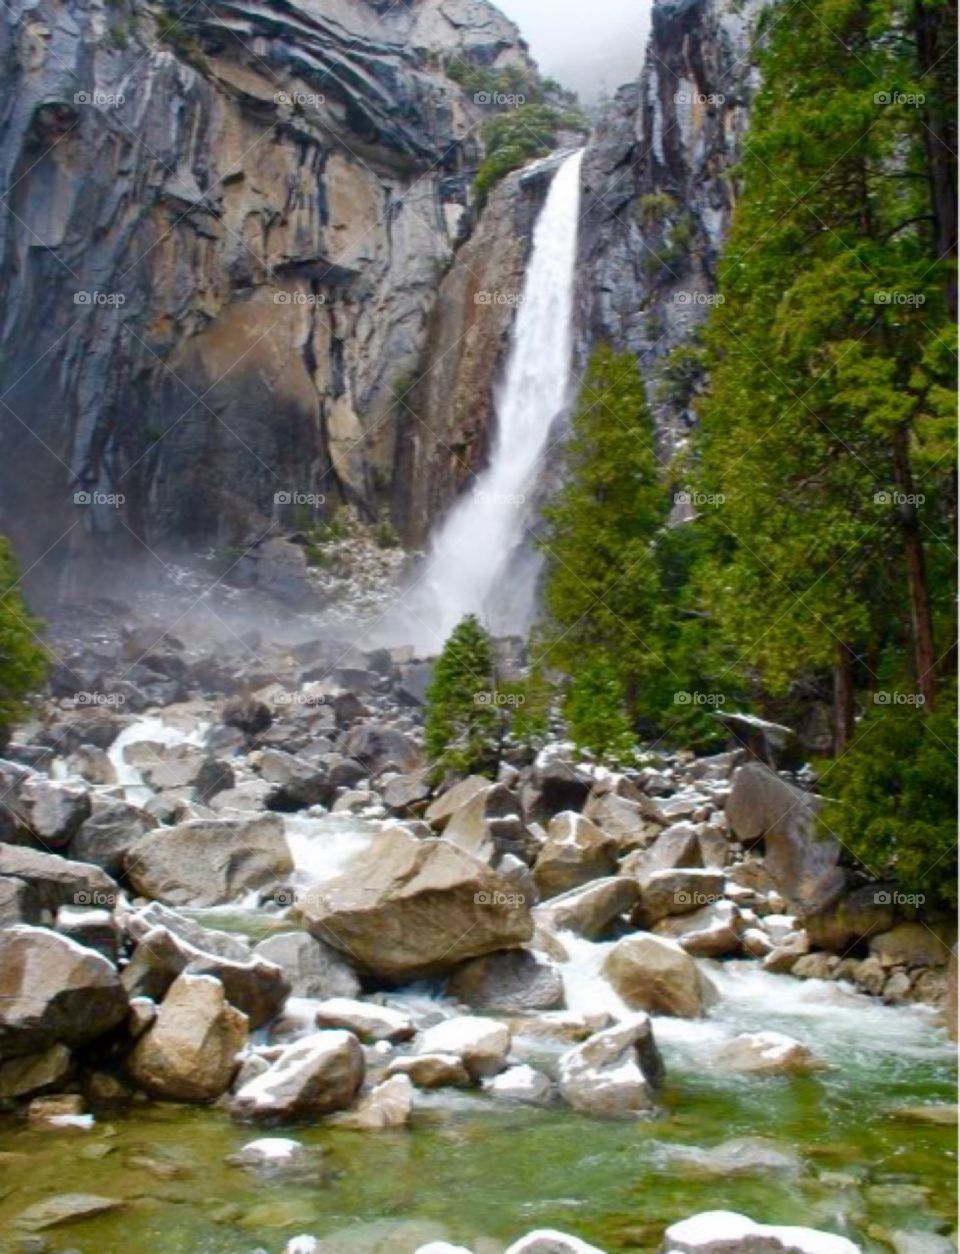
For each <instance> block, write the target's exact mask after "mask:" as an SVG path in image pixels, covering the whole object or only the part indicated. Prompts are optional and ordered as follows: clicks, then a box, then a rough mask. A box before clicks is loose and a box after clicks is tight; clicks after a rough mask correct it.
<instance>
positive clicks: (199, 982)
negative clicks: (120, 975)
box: [126, 974, 247, 1102]
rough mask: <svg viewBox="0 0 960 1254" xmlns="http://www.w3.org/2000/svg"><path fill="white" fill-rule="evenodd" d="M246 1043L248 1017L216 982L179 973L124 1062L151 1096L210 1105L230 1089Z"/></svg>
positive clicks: (206, 976) (206, 977)
mask: <svg viewBox="0 0 960 1254" xmlns="http://www.w3.org/2000/svg"><path fill="white" fill-rule="evenodd" d="M246 1042H247V1017H246V1015H244V1014H242V1013H241V1012H240V1011H239V1010H237V1009H235V1008H234V1007H233V1006H231V1005H230V1004H229V1003H228V1001H227V997H226V992H225V990H224V987H223V985H222V984H221V983H220V981H219V980H216V979H214V978H213V977H212V976H209V975H186V974H185V975H181V976H179V977H178V979H177V980H176V981H175V982H174V983H173V985H172V986H171V988H170V991H169V992H168V993H167V995H166V997H165V998H164V999H163V1003H162V1004H161V1006H160V1009H159V1011H158V1012H157V1017H156V1018H155V1019H154V1021H153V1023H152V1024H151V1025H150V1027H149V1028H148V1029H147V1031H146V1032H145V1033H144V1034H143V1036H141V1037H140V1039H139V1040H138V1041H137V1043H136V1045H135V1046H134V1048H133V1052H132V1053H131V1054H130V1056H129V1057H128V1059H127V1064H126V1065H127V1071H128V1072H129V1074H130V1077H131V1079H133V1080H134V1081H135V1082H136V1083H137V1084H138V1085H139V1086H140V1088H142V1089H145V1090H146V1091H147V1092H148V1093H151V1094H153V1096H155V1097H161V1098H167V1099H170V1100H173V1101H181V1102H212V1101H216V1099H217V1098H218V1097H220V1096H222V1095H223V1094H224V1093H225V1092H226V1091H227V1089H228V1088H229V1087H230V1082H231V1080H232V1079H233V1076H234V1073H235V1072H236V1070H237V1066H238V1062H237V1055H238V1054H239V1052H240V1050H242V1049H243V1047H244V1045H245V1044H246Z"/></svg>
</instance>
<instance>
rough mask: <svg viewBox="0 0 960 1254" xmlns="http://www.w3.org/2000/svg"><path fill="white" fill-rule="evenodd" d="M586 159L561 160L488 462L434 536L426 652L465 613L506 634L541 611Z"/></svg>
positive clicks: (530, 270)
mask: <svg viewBox="0 0 960 1254" xmlns="http://www.w3.org/2000/svg"><path fill="white" fill-rule="evenodd" d="M582 158H583V152H582V151H579V152H576V153H573V154H572V155H571V156H569V157H567V159H566V160H565V161H564V162H563V163H562V164H561V166H560V167H559V169H558V170H557V172H556V174H555V175H554V177H553V181H552V182H551V184H550V189H549V191H548V193H547V199H546V202H545V204H544V206H543V209H542V210H541V211H540V216H539V218H538V220H537V225H536V228H535V231H534V236H533V247H532V251H531V254H530V260H529V263H528V265H527V271H526V276H525V278H524V284H523V291H522V293H521V296H520V301H519V306H518V310H517V314H516V318H515V320H514V327H513V335H512V343H511V347H510V352H509V357H508V361H507V368H506V372H505V375H504V379H503V382H502V385H501V386H500V388H499V389H498V392H497V398H496V417H497V426H496V434H495V437H494V444H493V449H492V452H491V456H490V463H489V466H488V467H487V469H486V470H484V471H483V472H482V473H481V474H480V475H478V477H477V479H476V481H475V483H474V485H473V487H472V489H470V490H469V491H467V492H466V493H465V495H464V496H463V497H462V498H461V500H460V501H458V502H457V504H456V505H455V506H454V507H453V509H452V510H451V512H450V514H449V515H448V517H447V518H446V520H445V521H444V523H443V525H442V527H441V528H440V530H439V532H438V533H437V534H436V536H435V537H434V539H433V542H432V544H431V549H430V554H429V557H428V559H427V565H426V568H425V569H424V570H422V571H421V572H420V575H419V578H418V580H417V585H416V588H415V590H414V591H413V592H412V593H411V595H410V596H409V598H408V599H407V604H408V605H409V607H410V612H411V618H412V622H410V623H409V624H405V626H406V627H407V631H408V634H409V635H412V636H414V637H415V640H414V642H415V643H416V644H417V645H418V646H419V647H420V648H421V649H422V650H423V651H424V652H430V653H435V652H438V651H439V649H440V648H441V646H442V645H443V642H444V640H446V638H447V636H448V635H449V633H450V631H451V630H452V628H453V627H455V626H456V624H457V623H458V622H459V621H460V619H461V618H462V617H463V616H464V615H465V614H470V613H473V614H477V615H479V616H480V617H481V618H482V619H483V620H484V621H485V622H486V624H487V626H488V627H489V628H490V629H491V630H493V631H494V632H495V633H496V634H498V635H508V634H511V633H515V632H522V631H523V630H524V629H525V628H526V627H527V626H528V625H529V622H530V619H531V617H532V613H533V608H534V585H535V581H536V560H535V559H534V558H531V557H530V554H529V549H528V548H527V547H526V546H525V544H524V540H525V523H526V522H527V520H528V517H529V510H530V504H531V496H532V493H533V489H534V487H535V484H536V475H537V471H538V470H539V468H540V465H541V461H542V459H543V455H544V452H545V450H546V446H547V440H548V438H549V434H550V429H551V426H552V424H553V422H554V420H555V419H556V417H557V416H558V414H560V413H561V411H562V410H563V409H564V407H565V405H566V403H567V399H568V391H569V384H570V358H571V352H572V348H573V333H572V323H573V285H574V275H575V269H576V256H577V226H578V223H579V214H580V165H581V161H582ZM524 553H526V556H527V560H526V561H524V560H523V556H524Z"/></svg>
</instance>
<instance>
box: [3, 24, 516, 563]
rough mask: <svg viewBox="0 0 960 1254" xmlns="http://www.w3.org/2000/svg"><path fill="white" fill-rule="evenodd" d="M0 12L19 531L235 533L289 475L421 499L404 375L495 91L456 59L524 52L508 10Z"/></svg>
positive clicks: (416, 357)
mask: <svg viewBox="0 0 960 1254" xmlns="http://www.w3.org/2000/svg"><path fill="white" fill-rule="evenodd" d="M0 21H2V25H0V46H2V47H3V50H4V57H3V61H4V67H5V68H4V84H3V85H4V88H5V94H7V95H8V96H9V97H10V98H13V97H14V96H15V97H16V99H17V101H18V107H17V110H16V116H15V117H12V118H11V124H10V125H9V126H8V127H7V128H6V129H5V131H4V135H3V139H2V142H0V173H2V182H3V185H4V186H5V187H15V189H16V195H15V197H14V200H13V201H11V202H10V203H9V204H8V205H6V206H5V207H4V209H3V212H2V214H0V244H2V251H3V255H4V257H5V258H7V261H8V264H7V265H5V266H4V277H3V287H2V288H0V298H2V304H3V307H4V309H5V310H6V311H7V314H8V318H7V321H6V322H5V324H4V329H3V331H2V333H0V339H2V353H0V358H2V361H3V367H2V372H0V389H2V390H4V391H5V392H6V394H7V400H8V403H9V404H10V405H11V407H12V409H13V410H14V411H15V412H16V414H17V415H18V417H19V418H20V422H17V423H15V424H14V426H15V427H16V430H17V431H19V432H20V433H21V436H22V435H23V430H22V426H21V423H23V424H25V425H27V426H28V427H29V428H30V430H31V431H32V432H33V433H34V436H35V438H33V439H29V438H28V439H27V440H24V439H22V438H19V437H17V436H16V435H15V433H14V430H13V429H12V428H11V427H9V426H7V425H6V424H4V428H3V434H2V436H0V466H2V467H3V474H2V482H0V487H2V493H0V496H2V499H3V502H4V510H3V514H2V517H0V529H2V530H3V531H5V532H9V533H11V534H12V535H13V537H14V542H15V544H16V546H17V547H18V549H19V551H20V552H21V555H22V556H28V555H31V554H34V555H35V554H37V553H42V552H44V550H45V549H47V547H48V546H49V545H50V544H51V543H52V542H53V541H54V540H55V539H56V538H57V537H58V536H60V535H61V534H62V533H63V531H64V530H65V528H66V527H67V526H69V525H70V524H73V523H75V522H76V521H77V520H78V518H80V519H82V525H81V526H80V527H78V528H77V529H76V533H75V534H73V535H71V537H70V539H69V541H68V542H67V547H68V549H70V550H72V551H73V552H74V553H76V552H77V551H78V550H82V549H83V548H84V542H85V541H88V542H89V541H91V539H92V537H93V536H94V535H96V534H98V533H100V534H102V533H103V532H107V533H108V534H109V535H110V537H112V539H113V540H115V541H116V542H118V543H119V542H120V541H122V540H123V537H124V536H125V531H124V526H123V523H126V525H127V526H129V527H131V528H132V529H133V530H134V532H135V533H136V534H137V535H139V536H142V537H143V538H144V539H145V540H146V541H147V543H149V544H151V545H156V544H157V543H161V542H163V541H164V540H169V539H187V538H189V539H191V540H197V539H198V538H200V537H204V538H206V539H208V540H211V541H217V542H220V543H230V542H239V541H240V540H242V539H243V538H244V537H245V536H248V535H252V536H253V537H256V536H259V535H261V533H262V531H263V530H264V525H265V524H266V523H268V522H269V521H270V519H271V517H272V516H273V515H274V513H275V512H278V511H279V512H281V513H282V512H283V510H284V509H285V508H286V509H287V511H288V512H289V513H290V516H291V518H292V511H293V510H294V509H295V508H296V502H295V500H294V494H295V493H297V492H300V493H307V494H310V493H312V494H315V495H320V496H321V498H323V497H326V498H327V499H328V500H329V501H330V502H332V503H335V502H337V501H344V500H347V501H352V502H354V503H358V504H359V505H360V506H361V508H362V509H364V510H365V511H366V512H367V513H368V514H369V515H371V516H372V515H373V514H375V512H376V510H377V508H378V506H379V505H382V504H385V503H388V502H389V501H391V499H392V500H393V503H394V504H395V506H396V509H397V514H398V520H399V521H400V522H403V521H404V519H405V518H408V517H409V518H413V517H415V518H418V519H419V518H423V517H428V516H429V515H430V513H431V512H432V511H431V510H429V509H428V508H426V507H425V505H424V503H423V502H422V501H417V502H416V504H414V502H413V499H412V493H411V486H410V485H411V483H412V482H417V483H419V482H431V481H432V482H436V483H439V482H441V481H442V482H445V483H447V484H448V485H452V480H451V477H450V476H449V474H447V473H446V471H447V467H446V466H444V467H443V469H442V471H441V473H440V474H439V475H437V476H434V475H433V474H432V473H431V471H430V469H429V467H430V464H431V462H432V461H433V459H434V457H435V455H436V446H435V444H434V443H433V441H432V440H422V439H420V438H419V436H418V438H417V439H414V438H413V432H414V430H415V428H416V420H415V419H414V417H413V411H412V410H411V407H410V404H409V401H405V400H404V399H403V398H404V395H405V392H406V391H407V390H408V388H409V383H406V382H405V380H409V379H410V378H411V376H412V377H416V376H417V374H418V373H419V367H420V365H421V362H422V360H423V353H424V349H425V345H426V341H427V338H428V322H429V318H430V314H431V310H432V308H433V306H434V303H435V300H436V292H437V286H438V282H439V279H440V277H441V276H442V274H443V273H444V271H445V270H446V269H447V268H448V267H449V266H450V264H451V262H452V256H453V243H454V238H455V232H456V227H457V222H458V219H459V216H460V214H461V212H462V209H463V206H464V204H465V201H466V199H467V190H466V183H467V175H466V173H465V172H466V171H467V170H468V169H469V168H470V167H472V166H474V165H475V164H476V159H477V144H476V139H475V138H474V136H473V132H474V131H475V128H476V126H477V124H478V123H479V122H480V121H481V120H483V119H484V118H485V117H486V116H488V115H489V109H488V107H486V106H484V105H483V104H482V103H479V104H478V103H476V102H475V101H474V98H473V89H470V90H469V91H467V90H464V89H463V88H461V87H460V86H459V85H458V84H457V83H456V82H454V81H453V79H452V78H449V77H448V76H447V74H446V72H445V70H444V68H443V67H444V65H445V64H447V63H448V62H456V61H458V60H464V59H465V60H466V61H467V63H468V64H470V63H472V64H473V65H474V66H487V67H500V66H504V65H507V64H519V65H524V66H528V65H529V61H528V59H527V55H526V51H525V47H524V45H523V44H522V43H521V42H520V40H519V36H518V32H517V30H516V28H515V27H514V26H513V25H512V24H511V23H510V22H509V21H508V20H507V19H506V18H504V17H503V16H502V15H501V14H500V13H498V12H497V11H496V9H494V8H493V7H492V6H488V5H486V4H480V3H476V2H475V0H420V2H419V3H417V4H398V5H392V6H391V5H383V4H381V3H378V2H377V0H351V3H349V4H347V3H341V2H340V0H324V3H322V4H315V3H306V2H305V0H294V3H292V4H288V5H284V6H282V8H280V9H275V8H273V7H269V8H264V7H263V6H260V5H256V4H252V3H247V2H245V0H241V3H239V4H231V5H230V6H223V5H220V4H217V5H211V6H200V7H197V8H195V9H194V10H192V11H190V12H183V13H179V12H178V20H177V22H176V24H175V25H174V27H173V28H172V29H167V28H165V27H160V28H159V37H158V24H157V21H156V20H155V18H154V15H153V14H152V12H150V11H148V10H147V9H146V8H145V7H144V6H141V5H139V4H135V5H133V6H131V8H130V10H129V11H127V10H125V11H124V12H122V13H121V12H119V11H117V12H106V11H104V10H101V9H90V8H89V7H88V6H86V5H83V4H81V3H79V2H77V0H70V2H69V3H67V4H66V5H65V6H64V8H63V11H62V12H60V13H59V14H58V19H57V20H56V21H55V22H54V21H52V20H51V21H49V22H48V21H45V20H43V19H42V18H41V17H40V16H38V13H37V11H36V10H35V8H33V7H32V6H31V5H30V4H29V3H27V2H26V0H17V2H16V3H15V4H14V5H12V6H11V7H9V8H8V9H6V10H4V12H3V16H2V19H0ZM27 223H29V224H30V225H29V227H28V226H27V225H26V224H27ZM498 233H499V228H498ZM504 234H506V233H504ZM461 269H463V270H464V272H465V274H467V275H469V274H470V271H469V270H467V269H466V268H465V267H463V268H461ZM468 281H469V282H470V283H472V282H473V280H472V279H469V280H468ZM38 292H42V293H43V298H42V300H41V299H38V297H37V293H38ZM465 303H467V304H468V305H469V307H471V308H472V306H473V292H472V291H470V292H468V293H467V294H466V302H465ZM483 312H484V311H483V310H482V309H478V310H477V314H478V316H479V315H480V314H482V313H483ZM485 334H486V332H485ZM491 339H492V340H493V341H494V343H498V337H497V335H496V334H493V335H492V336H491ZM53 351H55V352H56V357H57V360H58V362H59V363H60V366H61V368H60V369H58V370H38V369H35V368H34V367H35V366H36V363H37V361H38V359H42V358H43V356H45V355H47V354H50V353H51V352H53ZM485 351H486V352H488V353H489V352H490V351H491V350H490V349H486V350H485ZM441 353H442V350H441V349H438V350H437V356H440V355H441ZM492 383H493V377H492V375H491V376H490V377H489V378H488V380H487V386H488V387H491V386H492ZM200 397H203V400H202V401H201V400H200V399H199V398H200ZM398 398H399V399H398ZM265 413H269V414H270V421H269V422H265V421H264V420H263V417H264V414H265ZM182 419H186V420H185V421H181V420H182ZM445 432H446V424H445V423H444V424H443V431H441V432H440V433H439V434H440V437H441V439H442V438H443V435H444V434H445ZM41 441H42V444H41ZM446 443H447V444H450V441H449V440H448V441H446ZM43 444H45V445H46V446H47V448H48V449H49V450H50V451H49V452H45V451H44V449H43ZM34 449H36V450H39V452H35V451H34ZM400 450H402V451H403V456H400V455H399V452H400ZM448 455H449V454H448V451H445V452H444V457H446V456H448ZM411 456H412V457H413V459H414V461H415V462H416V472H417V473H416V475H415V476H413V477H411V465H410V460H409V458H410V457H411ZM421 459H422V461H423V463H424V466H425V468H422V467H421ZM30 482H32V483H33V485H34V487H33V488H32V489H30V490H29V491H28V490H27V489H26V484H27V483H30ZM447 490H448V491H449V490H450V488H449V487H448V489H447ZM33 491H39V492H42V493H43V494H44V499H46V500H47V501H48V502H49V503H50V506H49V508H48V509H46V510H44V511H42V512H40V513H38V512H37V511H35V510H32V509H30V501H31V500H34V499H35V498H34V497H33V495H32V493H33ZM75 492H80V493H81V494H86V496H83V495H81V498H80V501H79V502H77V503H74V493H75ZM97 493H99V494H102V495H101V497H97V496H96V495H95V494H97ZM277 493H280V497H279V498H278V499H275V497H276V494H277ZM284 494H286V495H284ZM116 496H119V497H120V498H121V499H120V501H119V502H117V501H115V500H111V499H109V498H111V497H116ZM102 497H106V498H107V499H106V500H102ZM28 514H31V515H32V517H31V520H30V522H29V524H27V523H26V518H27V516H28ZM258 519H259V522H258V521H257V520H258ZM121 520H122V522H121ZM127 538H128V539H129V537H127ZM271 565H272V564H271Z"/></svg>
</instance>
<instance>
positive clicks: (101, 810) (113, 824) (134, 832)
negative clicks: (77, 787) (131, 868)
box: [70, 795, 156, 876]
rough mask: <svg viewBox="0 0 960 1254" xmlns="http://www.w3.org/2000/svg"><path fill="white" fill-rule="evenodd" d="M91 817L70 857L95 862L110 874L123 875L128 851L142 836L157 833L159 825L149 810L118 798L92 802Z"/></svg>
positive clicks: (78, 832)
mask: <svg viewBox="0 0 960 1254" xmlns="http://www.w3.org/2000/svg"><path fill="white" fill-rule="evenodd" d="M91 803H92V808H91V811H90V816H89V818H86V819H84V821H83V822H82V823H81V824H80V827H79V830H78V831H77V834H76V835H75V836H74V838H73V840H72V841H71V842H70V857H71V858H75V859H76V860H77V861H79V862H91V863H93V865H94V866H99V867H102V868H103V869H104V870H105V871H107V872H108V873H109V874H110V875H113V876H118V875H121V874H122V873H123V860H124V858H125V856H126V853H127V850H128V849H129V848H130V846H131V845H132V844H133V843H134V841H136V840H137V839H138V838H139V837H141V836H145V835H146V833H147V832H151V831H153V829H154V828H155V827H156V823H155V821H154V820H153V818H151V816H150V815H149V814H147V812H146V811H145V810H142V809H141V808H140V807H139V806H135V805H131V804H130V802H129V801H119V800H117V799H116V798H114V797H99V796H97V795H94V796H93V798H92V799H91Z"/></svg>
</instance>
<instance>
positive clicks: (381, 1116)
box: [333, 1075, 413, 1132]
mask: <svg viewBox="0 0 960 1254" xmlns="http://www.w3.org/2000/svg"><path fill="white" fill-rule="evenodd" d="M412 1112H413V1084H412V1083H411V1081H410V1077H409V1076H406V1075H392V1076H389V1077H388V1078H387V1079H386V1080H383V1081H382V1082H381V1083H380V1084H378V1085H377V1086H376V1087H375V1088H373V1089H371V1090H370V1092H369V1093H368V1094H367V1095H366V1097H364V1098H363V1100H362V1101H361V1102H360V1103H359V1105H358V1106H357V1108H356V1110H350V1111H347V1113H346V1114H343V1115H337V1116H336V1118H335V1119H334V1120H333V1122H334V1123H336V1125H337V1127H340V1128H353V1129H355V1130H356V1131H358V1132H377V1131H380V1130H381V1129H382V1128H402V1127H404V1126H405V1125H406V1124H408V1123H409V1122H410V1115H411V1114H412Z"/></svg>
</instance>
